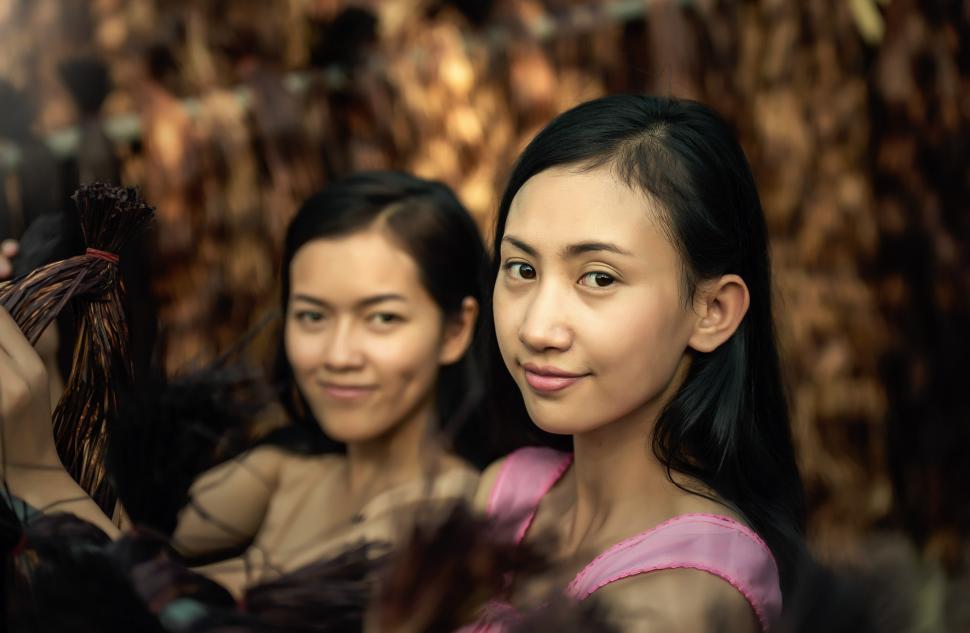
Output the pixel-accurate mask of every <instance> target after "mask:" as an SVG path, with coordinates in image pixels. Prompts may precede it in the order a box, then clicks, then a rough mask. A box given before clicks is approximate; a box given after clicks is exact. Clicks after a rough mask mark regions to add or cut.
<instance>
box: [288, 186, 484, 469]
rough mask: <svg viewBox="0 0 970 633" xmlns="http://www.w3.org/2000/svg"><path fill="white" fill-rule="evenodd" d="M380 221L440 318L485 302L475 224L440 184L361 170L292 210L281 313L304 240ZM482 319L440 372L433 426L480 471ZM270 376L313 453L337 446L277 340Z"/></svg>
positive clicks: (479, 241) (481, 247)
mask: <svg viewBox="0 0 970 633" xmlns="http://www.w3.org/2000/svg"><path fill="white" fill-rule="evenodd" d="M378 218H383V220H384V221H385V223H386V224H385V226H386V228H387V230H388V231H390V234H391V236H392V238H393V239H395V240H396V241H397V242H398V243H399V244H400V246H401V247H402V248H403V249H404V250H405V251H406V252H407V253H408V254H409V255H410V256H411V257H412V258H413V259H414V262H415V264H416V265H417V267H418V270H419V272H420V276H421V282H422V283H423V284H424V287H425V289H426V290H427V291H428V293H429V294H430V295H431V297H432V298H433V299H434V301H435V303H437V305H438V307H439V308H440V309H441V311H442V313H443V314H444V317H445V318H446V319H449V318H454V317H457V316H458V314H459V313H460V311H461V307H462V302H463V301H464V299H465V298H466V297H472V298H474V299H475V300H476V301H477V302H478V305H479V306H483V304H484V303H485V300H486V297H487V294H488V292H487V288H488V279H487V270H488V257H487V255H486V252H485V246H484V243H483V242H482V237H481V235H480V233H479V232H478V227H477V226H476V225H475V221H474V220H473V219H472V217H471V215H470V214H469V213H468V211H467V210H466V209H465V208H464V207H463V206H462V204H461V203H460V202H459V201H458V198H456V197H455V194H454V193H452V191H451V190H450V189H449V188H448V187H446V186H445V185H443V184H441V183H438V182H432V181H429V180H423V179H421V178H417V177H415V176H411V175H408V174H405V173H401V172H362V173H358V174H354V175H352V176H349V177H347V178H344V179H342V180H338V181H335V182H332V183H329V184H328V185H327V186H326V187H325V188H324V189H323V190H322V191H320V192H319V193H317V194H314V195H313V196H310V197H309V198H308V199H307V200H306V201H305V202H304V203H303V205H302V206H301V207H300V209H299V211H297V214H296V216H295V217H294V218H293V220H292V221H291V222H290V225H289V227H288V229H287V233H286V241H285V243H284V247H283V258H282V273H281V278H282V283H281V286H282V294H281V303H282V309H283V312H284V313H285V312H286V309H287V303H288V301H289V294H290V264H291V263H292V261H293V257H294V256H295V255H296V252H297V251H298V250H299V249H300V248H301V247H302V246H303V245H304V244H306V243H307V242H310V241H313V240H317V239H324V238H330V239H332V238H336V237H341V236H345V235H350V234H352V233H355V232H357V231H361V230H364V229H366V228H367V227H369V226H371V225H372V224H373V223H374V222H375V220H377V219H378ZM482 328H483V319H482V318H481V316H479V318H478V321H477V323H476V331H475V335H474V336H473V339H472V343H471V346H470V347H469V349H468V351H467V352H466V353H465V355H464V356H463V357H462V358H461V360H460V361H458V362H457V363H454V364H452V365H448V366H445V367H442V368H441V371H440V373H439V375H438V384H437V393H436V403H437V413H438V419H439V422H440V423H441V425H442V428H443V430H444V432H445V434H446V436H448V437H450V438H451V439H453V444H454V448H455V449H456V450H457V451H458V453H459V454H461V455H462V457H465V458H466V459H468V460H469V461H471V462H472V463H474V464H476V465H479V466H482V465H484V464H485V463H487V462H488V460H489V459H491V458H492V457H493V454H492V453H491V451H490V450H489V443H488V442H486V441H484V440H483V437H484V435H483V434H484V433H486V432H487V425H486V424H484V423H483V421H482V419H481V407H480V406H479V405H480V403H481V401H482V398H483V396H484V391H485V380H484V374H485V372H484V365H485V362H486V357H487V354H486V353H485V352H484V350H485V347H484V344H483V340H484V336H483V335H482ZM274 378H275V381H276V383H277V384H279V385H284V386H285V392H284V395H283V405H284V407H285V408H286V409H287V411H288V413H289V414H290V416H291V417H292V419H293V420H294V421H295V423H296V424H297V425H298V426H299V427H300V428H301V429H302V430H303V431H305V432H306V434H307V435H309V437H311V438H313V442H312V444H313V446H312V448H313V450H315V451H316V452H337V451H340V450H342V446H341V445H340V444H339V443H337V442H336V441H334V440H333V439H331V438H329V437H327V436H326V434H325V433H324V432H323V429H322V427H321V426H320V425H319V424H318V423H317V421H316V420H315V419H314V418H313V414H312V413H311V411H310V409H309V407H308V406H307V405H306V402H305V401H304V399H303V396H302V395H301V394H300V393H299V391H298V390H297V389H296V387H295V383H294V382H293V370H292V368H291V367H290V363H289V361H288V360H287V358H286V350H285V347H284V346H283V344H282V337H281V340H280V347H279V352H278V353H277V357H276V365H275V370H274Z"/></svg>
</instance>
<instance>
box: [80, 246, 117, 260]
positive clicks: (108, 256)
mask: <svg viewBox="0 0 970 633" xmlns="http://www.w3.org/2000/svg"><path fill="white" fill-rule="evenodd" d="M84 254H85V255H90V256H91V257H97V258H98V259H103V260H105V261H108V262H111V263H112V264H117V263H118V256H117V255H115V254H114V253H109V252H108V251H101V250H98V249H96V248H89V249H88V250H86V251H84Z"/></svg>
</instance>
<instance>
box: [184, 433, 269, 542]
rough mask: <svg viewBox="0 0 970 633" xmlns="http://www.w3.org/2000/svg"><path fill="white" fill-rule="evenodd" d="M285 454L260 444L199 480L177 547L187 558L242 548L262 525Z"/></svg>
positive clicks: (191, 496) (213, 469)
mask: <svg viewBox="0 0 970 633" xmlns="http://www.w3.org/2000/svg"><path fill="white" fill-rule="evenodd" d="M285 460H286V454H285V453H284V452H283V451H281V450H280V449H278V448H275V447H271V446H260V447H257V448H254V449H252V450H249V451H247V452H245V453H243V454H242V455H240V456H239V457H236V458H235V459H232V460H230V461H228V462H226V463H224V464H220V465H219V466H216V467H215V468H212V469H211V470H208V471H206V472H205V473H203V474H202V475H200V476H199V478H198V479H196V480H195V482H194V483H193V484H192V488H191V489H190V490H189V497H190V501H189V503H188V505H186V506H185V508H184V509H183V510H182V512H181V513H180V514H179V519H178V525H177V527H176V528H175V533H174V534H173V536H172V544H173V545H174V546H175V548H176V549H177V550H178V551H179V552H180V553H181V554H183V555H186V556H197V555H200V554H205V553H207V552H213V551H219V550H224V549H228V548H232V547H239V546H241V545H245V544H246V543H248V542H249V541H251V540H252V539H253V538H254V537H255V536H256V533H257V532H258V531H259V527H260V525H261V524H262V522H263V518H264V517H265V515H266V511H267V509H268V508H269V503H270V500H271V499H272V495H273V493H274V492H275V490H276V488H277V485H278V483H279V475H280V470H281V468H282V466H283V463H284V462H285Z"/></svg>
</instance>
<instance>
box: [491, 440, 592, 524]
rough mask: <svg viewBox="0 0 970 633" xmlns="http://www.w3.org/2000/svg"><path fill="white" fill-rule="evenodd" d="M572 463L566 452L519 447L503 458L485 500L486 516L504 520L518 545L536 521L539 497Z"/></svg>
mask: <svg viewBox="0 0 970 633" xmlns="http://www.w3.org/2000/svg"><path fill="white" fill-rule="evenodd" d="M572 461H573V456H572V455H571V454H569V453H560V452H559V451H555V450H553V449H551V448H538V447H527V448H520V449H519V450H517V451H515V452H514V453H512V454H511V455H509V456H508V457H507V458H506V459H505V463H504V464H502V468H501V469H500V470H499V474H498V477H497V478H496V480H495V485H494V486H493V487H492V492H491V494H490V495H489V498H488V508H487V513H488V516H490V517H493V518H495V519H498V520H499V521H507V522H508V528H509V529H510V531H511V534H512V536H511V538H512V539H513V541H514V542H515V543H519V542H521V541H522V539H523V538H525V533H526V532H527V531H528V529H529V526H530V525H532V520H533V519H534V518H535V513H536V509H537V508H538V507H539V502H540V501H541V500H542V497H544V496H545V495H546V493H547V492H549V490H550V489H551V488H552V487H553V486H554V485H555V484H556V482H557V481H559V478H560V477H562V475H563V473H565V472H566V469H567V468H569V465H570V464H571V463H572Z"/></svg>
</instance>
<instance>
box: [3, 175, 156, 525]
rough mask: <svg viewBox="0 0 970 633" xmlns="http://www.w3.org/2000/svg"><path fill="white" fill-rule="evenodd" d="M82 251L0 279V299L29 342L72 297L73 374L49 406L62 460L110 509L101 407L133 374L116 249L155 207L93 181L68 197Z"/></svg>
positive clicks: (130, 192)
mask: <svg viewBox="0 0 970 633" xmlns="http://www.w3.org/2000/svg"><path fill="white" fill-rule="evenodd" d="M73 199H74V202H75V204H76V205H77V208H78V213H79V215H80V220H81V230H82V232H83V234H84V241H85V243H86V244H87V247H88V248H87V250H86V251H85V253H84V255H79V256H77V257H71V258H69V259H65V260H62V261H58V262H54V263H52V264H48V265H46V266H42V267H41V268H38V269H37V270H34V271H33V272H31V273H28V274H26V275H24V276H23V277H19V278H17V279H14V280H12V281H9V282H6V283H3V284H0V305H2V306H3V307H4V308H5V309H6V310H7V311H8V312H9V313H10V314H11V316H13V318H14V320H15V321H16V322H17V325H19V326H20V328H21V330H23V332H24V334H25V336H26V337H27V339H28V340H29V341H30V342H31V343H32V344H33V343H35V342H36V341H37V339H38V338H39V337H40V335H41V333H43V331H44V330H45V329H46V328H47V326H49V325H50V324H51V322H52V321H53V320H54V319H55V318H56V317H57V315H58V314H59V313H60V312H61V310H62V309H63V308H64V306H65V305H67V303H68V302H69V301H71V300H72V299H74V300H75V302H74V308H75V310H76V314H77V317H78V333H77V334H78V335H77V342H76V344H75V346H74V357H73V361H72V363H71V373H70V376H69V377H68V379H67V384H66V386H65V390H64V395H63V397H62V398H61V400H60V402H59V403H58V405H57V408H56V409H55V411H54V416H53V417H54V439H55V442H56V444H57V450H58V453H59V454H60V457H61V461H62V462H63V463H64V466H65V467H66V468H67V470H68V472H70V473H71V475H72V476H73V477H74V478H75V480H77V482H78V484H79V485H80V486H81V487H82V488H83V489H84V490H85V491H87V493H88V494H90V495H91V497H92V498H93V499H94V500H95V501H96V502H97V503H98V504H99V505H100V506H101V508H102V509H103V510H104V511H105V512H106V513H108V514H109V515H110V514H111V512H112V511H113V510H114V499H115V496H114V494H113V492H112V490H111V489H110V485H109V484H108V482H107V481H106V480H105V469H104V450H105V445H106V439H107V438H106V430H107V429H106V422H105V420H106V414H107V413H108V412H109V411H111V410H112V409H114V407H115V405H116V401H117V395H116V394H117V392H118V390H119V389H121V388H124V387H127V386H128V385H129V384H130V383H131V380H132V371H133V370H132V366H131V361H130V360H129V358H128V350H127V342H128V326H127V322H126V319H125V313H124V309H123V307H122V303H121V298H122V294H123V293H124V287H123V284H122V281H121V276H120V274H119V271H118V253H119V252H121V250H122V249H123V248H124V246H125V245H126V244H127V243H128V241H129V240H130V239H131V238H132V237H133V236H134V235H135V234H136V233H137V232H138V231H139V230H141V229H142V228H143V227H144V226H146V224H147V223H148V222H149V221H150V220H151V218H152V215H153V209H152V208H151V207H149V206H148V205H146V204H145V203H144V202H143V201H142V200H141V199H140V198H139V196H138V193H137V192H136V191H135V190H134V189H130V188H123V187H116V186H112V185H107V184H102V183H96V184H91V185H85V186H82V187H81V188H80V189H78V190H77V191H76V192H75V193H74V196H73Z"/></svg>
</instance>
